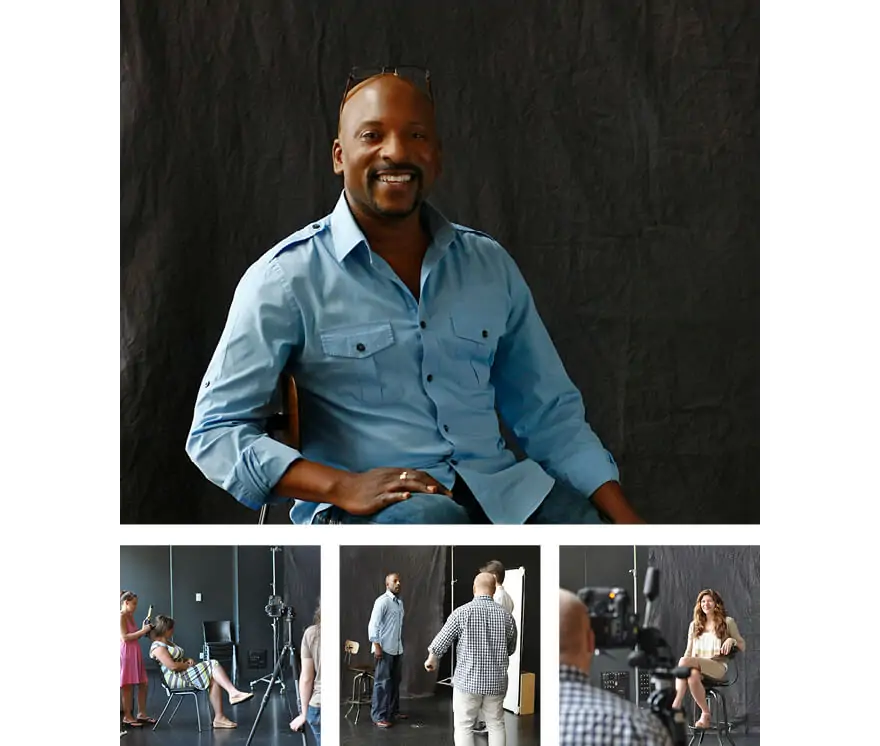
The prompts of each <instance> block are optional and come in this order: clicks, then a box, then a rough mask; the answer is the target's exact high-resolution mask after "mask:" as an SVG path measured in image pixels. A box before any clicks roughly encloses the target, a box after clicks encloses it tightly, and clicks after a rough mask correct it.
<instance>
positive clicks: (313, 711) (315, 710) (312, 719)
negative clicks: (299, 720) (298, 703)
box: [306, 705, 321, 746]
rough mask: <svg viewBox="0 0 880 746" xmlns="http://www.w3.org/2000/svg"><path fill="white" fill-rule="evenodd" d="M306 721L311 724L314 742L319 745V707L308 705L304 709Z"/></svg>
mask: <svg viewBox="0 0 880 746" xmlns="http://www.w3.org/2000/svg"><path fill="white" fill-rule="evenodd" d="M306 722H307V723H308V724H309V725H310V726H312V733H314V734H315V743H316V744H318V746H321V708H320V707H312V706H311V705H309V708H308V710H306Z"/></svg>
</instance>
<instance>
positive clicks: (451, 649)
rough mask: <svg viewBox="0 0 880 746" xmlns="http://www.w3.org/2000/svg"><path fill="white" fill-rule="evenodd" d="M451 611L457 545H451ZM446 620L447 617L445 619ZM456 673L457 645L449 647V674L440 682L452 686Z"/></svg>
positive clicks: (450, 611) (453, 596) (453, 605)
mask: <svg viewBox="0 0 880 746" xmlns="http://www.w3.org/2000/svg"><path fill="white" fill-rule="evenodd" d="M449 565H450V567H449V578H450V580H449V613H450V614H451V613H452V612H453V611H455V583H456V580H455V547H454V546H451V547H449ZM443 621H444V622H445V621H446V620H445V619H444V620H443ZM454 673H455V645H451V646H450V647H449V676H447V677H446V678H445V679H440V681H438V682H437V683H438V684H443V685H444V686H452V676H453V674H454Z"/></svg>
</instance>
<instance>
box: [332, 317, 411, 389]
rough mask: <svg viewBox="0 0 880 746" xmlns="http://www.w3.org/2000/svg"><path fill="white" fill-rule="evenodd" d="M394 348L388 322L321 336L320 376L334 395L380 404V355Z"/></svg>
mask: <svg viewBox="0 0 880 746" xmlns="http://www.w3.org/2000/svg"><path fill="white" fill-rule="evenodd" d="M393 344H394V331H393V330H392V328H391V324H390V323H389V322H387V321H382V322H372V323H369V324H354V325H349V326H344V327H337V328H334V329H327V330H326V331H323V332H321V349H322V350H323V353H324V359H323V360H322V363H321V366H320V375H321V377H322V378H323V383H324V385H326V386H328V387H330V388H332V389H333V390H334V391H335V392H337V393H340V394H345V395H349V396H353V397H354V398H356V399H360V400H363V401H367V402H372V403H379V402H381V401H382V398H383V394H382V381H381V376H380V360H379V359H378V358H379V357H380V355H379V353H381V352H382V351H383V350H387V349H388V348H389V347H391V346H392V345H393Z"/></svg>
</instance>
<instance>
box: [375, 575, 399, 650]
mask: <svg viewBox="0 0 880 746" xmlns="http://www.w3.org/2000/svg"><path fill="white" fill-rule="evenodd" d="M367 634H368V635H369V638H370V642H378V643H379V644H380V645H381V646H382V651H383V652H385V653H388V655H400V654H401V653H402V652H403V600H402V599H401V598H400V596H395V595H394V594H393V593H392V592H391V591H385V593H383V594H382V595H381V596H379V598H377V599H376V601H375V603H373V613H372V614H370V624H369V626H368V627H367Z"/></svg>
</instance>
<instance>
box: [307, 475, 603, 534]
mask: <svg viewBox="0 0 880 746" xmlns="http://www.w3.org/2000/svg"><path fill="white" fill-rule="evenodd" d="M452 495H453V497H452V499H451V500H450V499H449V498H448V497H445V496H443V495H423V494H414V495H412V497H410V498H409V500H404V501H402V502H399V503H395V504H394V505H390V506H389V507H387V508H385V509H384V510H380V511H379V512H378V513H376V514H374V515H367V516H355V515H349V514H348V513H346V512H345V511H344V510H340V509H339V508H330V509H328V510H325V511H324V512H323V513H320V514H318V515H317V516H315V519H314V520H315V523H329V522H333V523H349V524H365V523H373V524H399V523H407V524H410V523H411V524H423V523H429V524H456V523H489V522H490V521H489V518H488V517H487V516H486V514H485V512H483V509H482V508H481V507H480V504H479V503H478V502H477V500H476V498H475V497H474V496H473V494H472V493H471V491H470V489H468V486H467V485H466V484H465V483H464V480H463V479H461V478H460V477H459V478H458V479H456V480H455V485H454V486H453V488H452ZM526 523H553V524H559V523H568V524H572V523H578V524H584V523H603V520H602V517H601V516H600V515H599V513H598V511H597V510H596V508H595V507H593V503H592V502H590V500H589V498H587V497H584V495H582V494H581V493H580V492H578V491H577V490H575V489H574V488H573V487H572V486H571V485H569V484H566V483H565V482H559V481H557V482H556V484H554V485H553V489H552V490H550V494H548V495H547V497H545V498H544V502H542V503H541V505H540V506H539V507H538V509H537V510H536V511H535V512H534V513H532V514H531V515H530V516H529V517H528V519H527V520H526Z"/></svg>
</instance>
